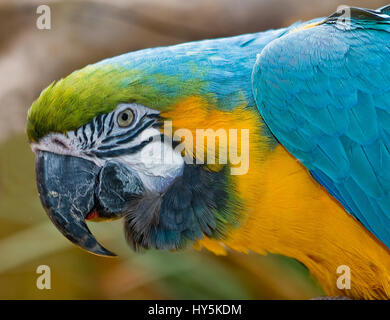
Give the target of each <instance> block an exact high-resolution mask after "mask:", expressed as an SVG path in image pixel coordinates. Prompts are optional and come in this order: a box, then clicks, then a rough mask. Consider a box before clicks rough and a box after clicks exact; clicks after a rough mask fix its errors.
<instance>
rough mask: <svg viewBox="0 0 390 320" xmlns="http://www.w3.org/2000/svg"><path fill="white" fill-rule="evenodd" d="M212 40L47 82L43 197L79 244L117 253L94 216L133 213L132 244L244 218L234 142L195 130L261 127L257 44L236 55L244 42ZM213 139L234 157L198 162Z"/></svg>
mask: <svg viewBox="0 0 390 320" xmlns="http://www.w3.org/2000/svg"><path fill="white" fill-rule="evenodd" d="M220 41H221V43H222V44H223V42H222V41H223V40H220ZM243 41H247V39H243V40H239V39H238V40H237V41H236V42H237V43H238V44H240V43H242V42H243ZM202 43H203V45H202V44H199V43H195V44H184V45H178V46H174V47H166V48H155V49H147V50H142V51H138V52H134V53H128V54H125V55H122V56H118V57H114V58H111V59H106V60H103V61H101V62H99V63H96V64H94V65H89V66H86V67H85V68H83V69H81V70H78V71H75V72H73V73H72V74H70V75H69V76H67V77H65V78H64V79H61V80H59V81H57V82H55V83H52V84H51V85H49V87H47V88H46V89H45V90H43V91H42V93H41V95H40V96H39V98H38V99H37V100H36V101H35V102H34V103H33V104H32V106H31V108H30V110H29V113H28V120H27V135H28V138H29V141H30V145H31V148H32V150H33V151H34V153H35V155H36V180H37V186H38V191H39V195H40V199H41V202H42V205H43V207H44V208H45V210H46V212H47V214H48V216H49V218H50V219H51V221H52V222H53V223H54V225H55V226H56V227H57V228H58V229H59V231H60V232H61V233H62V234H63V235H64V236H65V237H66V238H68V239H69V240H70V241H71V242H73V243H74V244H76V245H78V246H80V247H82V248H83V249H85V250H87V251H90V252H92V253H94V254H98V255H113V253H111V252H110V251H108V250H107V249H105V248H104V247H103V246H102V245H100V244H99V243H98V241H97V240H96V239H95V237H94V236H93V235H92V234H91V232H90V230H89V229H88V226H87V224H86V220H110V219H117V218H124V230H125V235H126V239H127V240H128V243H129V244H130V245H131V246H132V247H133V248H134V249H142V248H145V249H148V248H156V249H170V250H171V249H178V248H183V247H184V246H185V245H186V244H187V243H188V242H191V241H196V240H199V239H202V238H203V237H205V236H206V237H212V238H219V237H224V236H225V235H226V232H227V230H228V229H229V228H230V227H234V226H235V225H237V223H238V222H239V220H240V219H239V217H240V212H241V211H242V209H241V208H242V201H241V199H240V195H239V194H238V192H237V190H236V189H237V188H236V186H235V182H234V178H233V177H234V175H232V173H231V170H232V167H234V165H233V164H232V163H231V161H230V155H229V153H228V149H229V143H230V142H227V141H223V140H224V139H222V138H221V136H219V141H217V143H216V144H215V145H214V146H212V144H211V143H209V142H208V140H207V137H206V138H204V136H203V138H204V139H203V141H206V146H203V147H198V144H196V148H195V147H194V144H195V142H194V141H195V137H194V136H195V133H196V131H197V130H198V129H206V130H207V129H210V128H211V129H212V130H219V129H221V128H222V129H226V132H227V131H228V130H229V129H231V128H234V129H242V128H247V127H253V128H259V127H261V123H259V117H258V115H257V111H255V109H256V108H255V107H254V101H253V98H252V94H251V84H250V74H251V68H252V65H253V63H254V59H255V54H253V51H251V53H252V54H251V55H250V57H247V58H245V57H244V58H243V53H242V51H243V50H244V49H242V48H241V49H240V50H241V51H240V54H239V55H238V54H237V57H240V59H238V58H237V59H236V60H234V54H235V51H234V50H233V49H234V48H236V47H239V46H238V45H236V44H233V45H232V46H233V47H232V48H231V50H230V51H229V50H225V49H226V46H227V44H226V45H221V43H219V45H215V44H213V43H214V42H211V41H203V42H202ZM261 45H263V44H261ZM228 52H229V53H228ZM248 55H249V54H248ZM241 58H243V59H241ZM178 129H180V130H182V131H181V132H182V133H183V132H184V133H189V134H190V136H191V137H190V138H188V137H184V138H185V139H184V138H183V134H182V135H180V134H179V135H178V133H180V130H178ZM256 130H258V129H254V131H256ZM236 131H237V130H236ZM213 132H215V131H213ZM255 133H256V132H255ZM192 134H194V136H192ZM184 136H185V135H184ZM187 138H188V139H187ZM237 139H238V141H239V142H240V141H241V144H245V141H246V140H245V139H247V138H245V137H242V136H240V133H239V136H238V138H237V137H236V139H235V141H236V142H235V143H236V144H237ZM256 139H257V138H256ZM230 140H232V143H233V142H234V141H233V140H234V139H229V141H230ZM257 140H258V139H257ZM183 141H184V142H186V143H185V144H184V147H180V145H181V144H182V143H183ZM248 143H249V142H248ZM188 146H191V148H188ZM210 148H211V149H212V151H213V152H215V158H216V159H217V160H218V159H220V158H224V159H225V161H224V162H222V163H215V162H213V163H208V162H207V161H205V160H204V161H196V160H198V159H199V158H203V159H205V158H207V159H208V153H209V152H210ZM217 162H218V161H217ZM235 165H237V163H236V164H235Z"/></svg>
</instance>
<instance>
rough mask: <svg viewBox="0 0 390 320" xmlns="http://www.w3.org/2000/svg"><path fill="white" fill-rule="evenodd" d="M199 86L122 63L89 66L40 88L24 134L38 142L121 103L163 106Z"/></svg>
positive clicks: (198, 83) (195, 89)
mask: <svg viewBox="0 0 390 320" xmlns="http://www.w3.org/2000/svg"><path fill="white" fill-rule="evenodd" d="M200 86H202V81H199V80H191V81H187V82H183V81H182V80H181V79H179V77H175V76H169V77H168V76H166V75H163V74H156V73H154V74H153V73H152V74H149V73H145V72H143V71H141V70H138V69H127V68H124V67H123V66H122V65H115V64H102V65H101V64H100V65H99V64H96V65H89V66H87V67H85V68H83V69H81V70H78V71H75V72H73V73H71V74H70V75H69V76H67V77H66V78H64V79H61V80H59V81H58V82H53V83H52V84H51V85H49V86H48V87H47V88H46V89H45V90H43V91H42V93H41V95H40V96H39V98H38V99H37V100H36V101H35V102H34V103H33V104H32V106H31V108H30V110H29V113H28V119H27V135H28V138H29V140H30V141H38V140H39V139H41V138H42V137H44V136H45V135H47V134H49V133H50V132H58V133H65V132H67V131H70V130H76V129H77V128H79V127H81V126H82V125H84V124H86V123H89V122H90V121H91V120H92V119H93V118H94V117H96V116H97V115H99V114H104V113H108V112H111V111H113V110H114V109H115V108H116V106H117V105H118V104H120V103H131V102H136V103H139V104H143V105H145V106H147V107H150V108H154V109H158V110H161V109H165V108H167V107H169V106H170V105H173V104H174V103H175V102H176V101H177V99H178V98H179V97H182V98H183V97H184V96H187V95H191V94H194V93H196V92H197V93H199V92H200Z"/></svg>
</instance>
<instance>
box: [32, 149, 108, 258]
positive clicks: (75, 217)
mask: <svg viewBox="0 0 390 320" xmlns="http://www.w3.org/2000/svg"><path fill="white" fill-rule="evenodd" d="M99 171H100V168H99V167H98V166H96V165H95V164H94V163H93V162H91V161H88V160H85V159H81V158H77V157H72V156H64V155H58V154H55V153H51V152H45V151H37V153H36V176H37V185H38V191H39V196H40V199H41V202H42V205H43V207H44V208H45V210H46V212H47V214H48V216H49V218H50V219H51V221H52V222H53V223H54V224H55V226H56V227H57V229H58V230H59V231H60V232H61V233H62V234H63V235H64V236H65V237H66V238H68V239H69V240H70V241H72V242H73V243H74V244H76V245H78V246H80V247H81V248H83V249H85V250H87V251H90V252H92V253H94V254H97V255H102V256H115V254H114V253H112V252H110V251H108V250H107V249H105V248H104V247H103V246H102V245H100V244H99V243H98V242H97V240H96V239H95V237H94V236H93V235H92V234H91V232H90V230H89V229H88V226H87V225H86V223H85V218H86V216H87V215H88V214H89V213H90V212H91V211H92V210H93V208H94V206H95V188H96V183H97V181H98V180H97V179H98V176H99Z"/></svg>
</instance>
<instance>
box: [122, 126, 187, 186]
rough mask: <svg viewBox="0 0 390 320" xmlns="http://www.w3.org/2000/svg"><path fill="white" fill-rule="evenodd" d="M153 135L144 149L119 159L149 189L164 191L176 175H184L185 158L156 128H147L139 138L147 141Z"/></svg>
mask: <svg viewBox="0 0 390 320" xmlns="http://www.w3.org/2000/svg"><path fill="white" fill-rule="evenodd" d="M151 137H156V138H155V139H154V141H153V142H151V143H149V144H147V145H146V146H145V147H144V148H143V149H142V150H140V151H139V152H137V153H134V154H128V155H123V156H121V157H119V158H117V160H118V161H121V162H123V163H125V164H127V165H128V166H129V167H130V168H131V169H133V170H134V171H136V172H137V173H138V175H139V177H140V179H141V180H142V182H143V183H144V185H145V187H146V188H147V189H148V190H150V191H156V192H162V191H164V190H165V189H166V187H167V186H169V185H170V184H171V182H172V181H173V180H174V179H175V178H176V177H178V176H180V175H182V173H183V168H184V159H183V157H182V156H181V155H180V153H179V152H177V151H175V150H173V148H172V146H170V145H169V144H167V143H164V142H163V141H162V140H161V138H160V131H159V130H157V129H155V128H149V129H146V130H145V131H144V132H143V133H142V134H141V135H140V137H139V139H140V140H141V141H146V140H148V139H149V138H151Z"/></svg>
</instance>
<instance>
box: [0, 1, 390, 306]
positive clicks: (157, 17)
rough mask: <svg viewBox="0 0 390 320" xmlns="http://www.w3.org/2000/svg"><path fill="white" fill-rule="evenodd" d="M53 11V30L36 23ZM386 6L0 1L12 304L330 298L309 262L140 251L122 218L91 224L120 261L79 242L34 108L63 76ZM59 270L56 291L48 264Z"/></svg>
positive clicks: (1, 178) (0, 258) (1, 221)
mask: <svg viewBox="0 0 390 320" xmlns="http://www.w3.org/2000/svg"><path fill="white" fill-rule="evenodd" d="M41 4H46V5H49V7H50V9H51V29H50V30H39V29H37V27H36V19H37V18H38V17H39V14H37V13H36V10H37V7H38V6H39V5H41ZM341 4H344V5H354V6H360V7H366V8H372V9H375V8H378V7H381V6H383V5H385V4H387V3H386V1H379V0H355V1H349V0H348V1H347V0H344V1H342V2H340V1H336V0H327V1H323V0H240V1H237V0H214V1H210V0H192V1H182V0H164V1H161V0H160V1H158V0H142V1H141V0H128V1H124V0H111V1H103V0H95V1H65V0H63V1H48V0H46V1H45V2H41V1H34V0H21V1H12V0H0V299H40V298H43V299H307V298H311V297H315V296H318V295H321V294H322V291H321V289H320V288H319V287H318V286H317V284H316V283H315V281H314V280H313V279H311V277H310V275H309V274H308V273H307V271H306V269H305V268H304V267H303V266H302V265H301V264H299V263H298V262H296V261H294V260H291V259H288V258H285V257H280V256H275V255H268V256H266V257H263V256H258V255H255V254H249V255H244V254H238V253H233V252H231V253H229V255H228V256H225V257H218V256H214V255H213V254H211V253H208V252H206V251H201V252H197V251H195V250H193V249H187V250H185V251H182V252H178V253H170V252H156V251H151V252H147V253H143V254H134V253H132V252H131V251H130V249H129V248H128V247H127V246H126V244H125V240H124V237H123V232H122V226H121V223H120V222H113V223H104V224H90V225H89V226H90V228H91V230H92V232H93V233H94V234H95V235H96V237H97V238H98V239H99V241H101V242H102V243H103V244H104V245H105V247H107V248H109V249H110V250H113V251H114V252H116V253H117V254H118V255H119V258H113V259H108V258H101V257H96V256H93V255H91V254H88V253H85V252H83V251H82V250H80V249H78V248H75V247H73V246H72V245H71V244H70V242H68V241H67V240H66V239H65V238H64V237H63V236H62V235H61V234H60V233H59V232H58V231H57V230H56V229H55V227H54V226H53V225H52V224H51V223H50V221H49V220H48V218H47V217H46V215H45V213H44V211H43V209H42V208H41V205H40V202H39V199H38V194H37V190H36V187H35V178H34V156H33V154H32V152H31V151H30V149H29V146H28V144H27V141H26V137H25V135H24V125H25V119H26V112H27V110H28V108H29V106H30V105H31V103H32V101H33V100H34V99H35V98H36V97H37V96H38V95H39V93H40V91H41V90H42V89H43V88H45V87H46V86H47V85H48V84H49V83H51V82H52V81H53V80H56V79H59V78H61V77H64V76H66V75H67V74H68V73H70V72H71V71H73V70H75V69H78V68H81V67H83V66H84V65H86V64H89V63H94V62H97V61H99V60H100V59H103V58H107V57H110V56H114V55H117V54H121V53H125V52H127V51H133V50H137V49H141V48H146V47H155V46H162V45H171V44H175V43H180V42H186V41H191V40H198V39H205V38H215V37H226V36H231V35H237V34H241V33H247V32H256V31H261V30H265V29H269V28H279V27H283V26H287V25H289V24H291V23H293V22H295V21H297V20H309V19H312V18H315V17H322V16H327V15H329V14H331V13H332V12H334V11H335V10H336V8H337V7H338V6H339V5H341ZM39 265H48V266H50V268H51V287H52V289H51V290H39V289H37V287H36V279H37V277H38V276H39V275H38V274H37V273H36V269H37V267H38V266H39Z"/></svg>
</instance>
